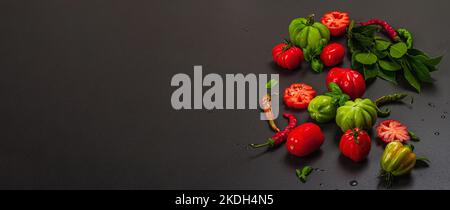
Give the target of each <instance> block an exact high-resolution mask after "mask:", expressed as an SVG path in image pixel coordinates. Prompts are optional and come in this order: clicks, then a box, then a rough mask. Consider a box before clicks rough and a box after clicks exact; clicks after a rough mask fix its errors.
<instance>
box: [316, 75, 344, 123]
mask: <svg viewBox="0 0 450 210" xmlns="http://www.w3.org/2000/svg"><path fill="white" fill-rule="evenodd" d="M329 87H330V90H331V91H330V92H327V93H325V94H324V95H319V96H316V97H315V98H314V99H313V100H311V102H309V105H308V112H309V116H310V117H311V119H313V120H315V121H316V122H319V123H326V122H329V121H331V120H333V119H334V118H335V116H336V110H337V108H338V107H339V106H341V105H344V104H345V102H346V101H348V100H350V96H348V95H347V94H344V93H343V92H342V90H341V89H340V88H339V86H338V85H337V84H336V83H334V82H330V84H329Z"/></svg>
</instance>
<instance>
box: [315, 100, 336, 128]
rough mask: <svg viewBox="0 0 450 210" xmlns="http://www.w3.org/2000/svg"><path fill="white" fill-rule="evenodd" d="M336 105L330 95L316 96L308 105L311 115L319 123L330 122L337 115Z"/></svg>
mask: <svg viewBox="0 0 450 210" xmlns="http://www.w3.org/2000/svg"><path fill="white" fill-rule="evenodd" d="M336 109H337V108H336V105H334V104H333V98H332V97H330V96H324V95H320V96H316V97H315V98H314V99H313V100H312V101H311V102H309V105H308V112H309V116H310V117H311V118H312V119H313V120H315V121H316V122H319V123H325V122H329V121H331V120H333V119H334V117H335V116H336Z"/></svg>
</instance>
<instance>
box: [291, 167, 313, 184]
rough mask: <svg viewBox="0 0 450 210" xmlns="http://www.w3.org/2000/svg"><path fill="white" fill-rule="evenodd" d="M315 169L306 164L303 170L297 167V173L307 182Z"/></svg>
mask: <svg viewBox="0 0 450 210" xmlns="http://www.w3.org/2000/svg"><path fill="white" fill-rule="evenodd" d="M312 171H313V168H312V167H311V166H305V167H303V168H302V169H301V170H300V169H295V174H296V175H297V177H298V178H299V179H300V181H301V182H302V183H305V182H306V177H307V176H308V175H309V174H310V173H311V172H312Z"/></svg>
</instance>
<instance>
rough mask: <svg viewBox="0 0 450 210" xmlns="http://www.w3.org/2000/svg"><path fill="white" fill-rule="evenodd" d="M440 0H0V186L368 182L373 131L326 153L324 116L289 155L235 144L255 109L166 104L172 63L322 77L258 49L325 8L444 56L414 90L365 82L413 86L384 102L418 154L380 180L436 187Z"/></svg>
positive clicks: (373, 171)
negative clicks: (301, 151) (318, 136)
mask: <svg viewBox="0 0 450 210" xmlns="http://www.w3.org/2000/svg"><path fill="white" fill-rule="evenodd" d="M449 8H450V2H449V1H387V0H377V1H373V0H372V1H361V0H353V1H298V0H297V1H256V0H253V1H247V0H245V1H240V0H239V1H238V0H229V1H208V0H202V1H200V0H192V1H181V0H179V1H175V0H171V1H163V0H161V1H138V0H131V1H106V0H105V1H99V0H89V1H88V0H84V1H69V0H63V1H61V0H54V1H49V0H43V1H20V0H14V1H1V2H0V27H1V29H0V127H1V129H0V189H332V190H334V189H379V187H378V184H379V180H378V178H377V176H378V171H379V164H378V160H379V157H380V155H381V153H382V151H383V148H382V145H381V144H379V143H377V141H376V140H375V138H374V137H373V147H372V150H371V152H370V155H369V157H368V159H367V161H365V162H363V163H361V164H355V163H352V162H351V161H349V160H348V159H346V158H344V157H342V156H341V155H340V152H339V149H338V140H339V138H338V137H339V135H340V133H339V132H338V130H337V126H336V125H335V124H334V123H329V124H324V125H321V127H322V129H323V130H324V132H325V135H326V140H325V143H324V145H323V146H322V148H321V150H320V151H319V152H317V153H315V154H314V155H312V156H310V157H307V158H295V157H293V156H290V155H288V154H287V151H286V150H285V148H279V149H278V150H275V151H272V152H265V151H264V150H248V149H247V148H246V145H247V144H249V143H255V142H261V141H264V140H265V139H267V138H268V137H270V136H271V135H272V134H273V133H272V131H271V130H270V129H268V127H267V124H266V123H265V122H262V121H260V120H259V118H258V116H259V113H258V112H257V111H256V110H215V111H206V110H183V111H175V110H173V109H172V107H171V104H170V96H171V94H172V92H173V91H174V90H175V88H173V87H171V86H170V80H171V78H172V76H173V75H175V74H177V73H181V72H184V73H187V74H189V75H192V74H193V65H203V72H204V74H206V73H218V74H221V75H225V74H226V73H244V74H246V73H258V74H260V73H279V74H280V80H281V81H280V87H281V88H282V89H284V88H285V87H287V86H288V85H289V84H290V83H293V82H306V83H309V84H311V85H313V86H314V87H315V88H316V89H317V90H318V92H319V93H321V92H323V91H325V86H324V80H325V76H326V73H323V74H313V73H312V72H311V70H310V68H309V66H308V65H306V64H304V65H303V66H302V68H301V69H299V70H296V71H294V72H292V73H287V72H286V71H283V70H280V69H279V68H278V67H276V66H275V65H274V64H273V63H272V61H271V53H270V52H271V49H272V47H273V46H274V45H275V44H277V43H279V42H280V41H281V40H282V39H283V38H285V37H287V35H288V34H287V26H288V24H289V22H290V20H291V19H293V18H295V17H302V16H306V15H308V14H310V13H315V14H317V15H318V16H321V15H322V14H323V13H325V12H327V11H329V10H335V9H336V10H343V11H347V12H349V13H350V15H351V18H353V19H355V20H357V21H364V20H368V19H370V18H375V17H376V18H380V19H384V20H387V21H389V22H390V23H391V24H392V25H393V26H394V27H405V28H408V29H409V30H410V31H411V32H412V33H413V34H414V38H415V46H416V47H417V48H419V49H423V50H424V51H426V52H429V53H430V54H432V55H441V54H444V55H445V56H446V57H445V58H444V60H443V61H442V63H441V65H440V70H439V71H437V72H434V73H433V74H432V76H433V78H435V79H436V82H435V83H434V84H433V85H427V86H425V87H424V88H423V91H422V93H420V94H417V93H415V92H414V91H413V90H412V89H411V88H409V87H407V86H406V85H401V86H395V85H392V84H389V83H388V82H385V81H383V80H380V79H378V80H376V81H374V82H373V83H371V84H370V85H369V86H368V89H367V92H366V95H365V96H366V97H369V98H372V99H374V98H376V97H379V96H381V95H383V94H386V93H391V92H398V91H405V92H407V93H409V94H411V95H412V96H414V103H413V104H410V103H409V100H407V101H406V103H405V104H396V105H391V106H389V108H391V110H392V114H391V116H390V118H394V119H398V120H400V121H402V122H404V123H405V124H407V125H408V126H409V128H410V129H411V130H413V131H415V132H416V133H417V135H419V136H420V137H421V138H422V141H421V142H419V143H415V146H416V152H417V154H419V155H421V156H427V157H428V158H429V159H430V160H431V161H432V164H431V167H429V168H419V169H416V170H414V171H413V172H412V174H411V175H410V176H407V177H403V178H401V179H398V180H397V182H396V183H395V185H394V187H393V188H394V189H450V164H449V159H450V152H449V150H450V139H449V137H450V126H449V120H450V115H448V114H447V112H448V111H450V108H449V101H450V96H449V93H450V82H449V79H450V72H449V65H450V63H449V59H448V55H447V50H448V48H449V35H450V33H449V32H450V29H449V27H448V9H449ZM335 41H339V42H343V41H344V40H343V39H341V40H335ZM343 66H345V67H349V62H348V60H346V61H345V62H344V64H343ZM326 71H327V70H326ZM284 109H285V107H284V106H282V111H284ZM295 113H296V116H297V117H298V118H299V122H305V121H306V120H307V119H308V115H307V113H306V112H304V111H300V112H295ZM279 123H280V125H281V126H283V125H284V124H285V120H284V119H280V120H279ZM438 133H439V135H437V134H438ZM372 136H373V135H372ZM304 165H311V166H313V167H315V168H318V170H317V171H314V172H313V173H312V174H311V175H310V177H309V180H308V182H307V183H305V184H302V183H300V182H299V181H298V180H297V178H296V177H295V169H296V168H299V167H301V166H304ZM352 180H357V182H358V185H357V186H350V184H349V183H350V182H351V181H352Z"/></svg>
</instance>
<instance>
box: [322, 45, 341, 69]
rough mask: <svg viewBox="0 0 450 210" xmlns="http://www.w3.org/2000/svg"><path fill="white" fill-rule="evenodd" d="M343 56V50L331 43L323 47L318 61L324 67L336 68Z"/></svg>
mask: <svg viewBox="0 0 450 210" xmlns="http://www.w3.org/2000/svg"><path fill="white" fill-rule="evenodd" d="M344 56H345V48H344V46H342V45H341V44H339V43H331V44H329V45H327V46H325V47H324V48H323V49H322V53H320V60H322V63H323V64H324V65H325V66H336V65H337V64H339V63H341V62H342V60H343V59H344Z"/></svg>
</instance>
